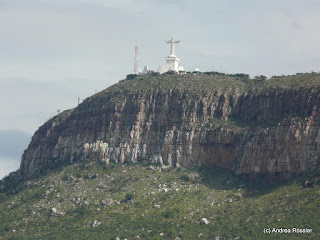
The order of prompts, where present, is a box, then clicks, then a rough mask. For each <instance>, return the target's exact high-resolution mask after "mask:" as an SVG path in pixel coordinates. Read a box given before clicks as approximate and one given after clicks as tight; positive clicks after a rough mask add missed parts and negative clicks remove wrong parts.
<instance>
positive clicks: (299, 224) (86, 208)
mask: <svg viewBox="0 0 320 240" xmlns="http://www.w3.org/2000/svg"><path fill="white" fill-rule="evenodd" d="M319 179H320V173H319V169H317V170H315V171H313V172H310V173H309V175H305V176H301V177H298V178H296V179H295V180H292V181H290V182H288V183H287V184H281V185H275V186H272V187H265V186H262V185H261V184H254V183H251V182H246V181H243V180H241V178H240V177H239V176H235V175H234V174H233V173H232V172H231V171H228V170H225V169H222V168H213V167H202V168H192V169H180V170H175V169H174V168H165V167H163V166H162V167H161V166H160V165H144V164H141V163H136V164H115V163H111V164H110V165H109V166H108V167H107V168H106V167H105V166H104V165H101V163H99V162H91V161H88V162H82V163H76V164H72V165H69V166H60V167H58V168H56V169H55V170H54V171H53V172H49V173H47V174H46V175H44V176H41V177H37V178H36V179H33V180H28V181H27V182H25V183H24V185H23V186H22V190H21V191H19V193H17V194H14V195H11V196H6V195H4V194H0V239H1V240H4V239H28V240H29V239H35V240H36V239H77V240H78V239H110V240H115V239H121V240H124V239H128V240H133V239H168V240H173V239H174V240H179V239H180V240H181V239H182V240H195V239H208V240H209V239H210V240H211V239H220V240H222V239H238V240H239V239H290V240H291V239H299V240H300V239H320V225H319V221H320V215H319V209H320V180H319ZM265 228H270V229H273V228H275V229H279V231H280V229H281V228H285V229H292V228H300V229H305V228H307V229H312V232H310V233H290V234H289V233H270V234H265V233H264V229H265Z"/></svg>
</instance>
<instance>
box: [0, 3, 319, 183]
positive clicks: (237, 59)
mask: <svg viewBox="0 0 320 240" xmlns="http://www.w3.org/2000/svg"><path fill="white" fill-rule="evenodd" d="M319 12H320V1H318V0H304V1H302V0H260V1H256V0H242V1H239V0H226V1H218V0H198V1H194V0H157V1H156V0H54V1H53V0H50V1H49V0H28V1H25V0H0V109H1V111H0V114H1V116H0V131H4V130H5V131H14V132H15V133H16V132H17V131H20V132H22V133H26V134H29V135H31V134H33V133H34V131H35V130H36V129H37V128H38V127H39V126H40V125H41V124H43V123H44V121H46V120H48V118H49V117H50V116H52V115H53V114H55V113H56V112H57V110H64V109H68V108H72V107H75V106H76V105H77V98H78V96H79V97H80V98H81V99H83V98H86V97H88V96H90V95H91V94H93V93H94V92H95V91H100V90H102V89H104V88H106V87H108V86H110V85H112V84H114V83H116V82H118V81H119V80H120V79H123V78H125V76H126V74H128V73H132V72H133V62H134V47H135V45H138V46H139V47H140V66H141V68H143V66H144V65H148V66H149V68H150V69H155V70H156V69H157V68H158V66H159V65H161V64H164V61H165V60H164V57H165V56H167V55H168V54H169V45H167V44H166V43H165V42H164V41H165V40H168V39H169V38H170V37H171V36H175V38H176V39H178V40H181V43H179V44H178V45H177V47H176V55H177V56H178V57H179V58H180V59H181V62H180V65H182V66H184V67H185V69H186V70H188V71H192V70H194V69H195V68H199V69H200V70H201V71H221V72H226V73H238V72H241V73H249V74H250V75H251V76H254V75H260V74H263V75H267V76H272V75H281V74H295V73H297V72H311V71H316V72H318V71H320V52H319V51H320V31H319V28H320V14H319ZM14 136H16V135H14ZM0 137H1V136H0ZM17 141H18V142H17V145H19V144H20V143H19V138H18V139H17ZM22 142H23V141H22ZM24 144H25V145H26V143H25V142H24ZM25 147H26V146H25ZM0 150H1V149H0ZM19 151H21V150H19ZM0 156H1V153H0ZM16 158H17V157H16V156H15V157H14V159H16ZM8 159H9V158H8ZM8 161H9V160H8ZM17 167H18V165H17ZM0 169H6V168H5V167H4V166H3V165H2V164H1V161H0ZM11 170H12V169H10V171H11ZM8 171H9V170H8ZM0 177H2V176H1V173H0Z"/></svg>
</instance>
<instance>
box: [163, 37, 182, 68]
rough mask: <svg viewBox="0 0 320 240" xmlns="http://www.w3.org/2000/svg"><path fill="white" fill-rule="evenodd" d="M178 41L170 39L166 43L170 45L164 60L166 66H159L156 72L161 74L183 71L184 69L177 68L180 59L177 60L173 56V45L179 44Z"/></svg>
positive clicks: (174, 55)
mask: <svg viewBox="0 0 320 240" xmlns="http://www.w3.org/2000/svg"><path fill="white" fill-rule="evenodd" d="M180 42H181V41H180V40H175V39H174V37H172V38H171V39H170V40H168V41H166V43H170V45H171V48H170V55H169V56H167V57H166V58H165V59H166V65H165V66H163V65H162V66H159V68H158V70H157V72H158V73H160V74H162V73H165V72H168V71H174V72H180V71H184V68H183V67H182V66H180V67H179V62H180V59H179V58H177V56H176V54H175V44H176V43H177V44H178V43H180Z"/></svg>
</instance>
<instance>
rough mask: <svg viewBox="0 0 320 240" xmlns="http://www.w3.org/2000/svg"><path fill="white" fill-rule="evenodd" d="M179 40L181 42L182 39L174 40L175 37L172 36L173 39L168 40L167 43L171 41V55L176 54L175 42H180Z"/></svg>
mask: <svg viewBox="0 0 320 240" xmlns="http://www.w3.org/2000/svg"><path fill="white" fill-rule="evenodd" d="M179 42H180V41H176V40H174V37H172V38H171V40H168V41H166V43H171V52H170V56H175V47H174V44H175V43H179Z"/></svg>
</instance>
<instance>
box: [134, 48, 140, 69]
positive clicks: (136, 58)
mask: <svg viewBox="0 0 320 240" xmlns="http://www.w3.org/2000/svg"><path fill="white" fill-rule="evenodd" d="M134 74H139V47H138V46H136V48H135V57H134Z"/></svg>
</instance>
